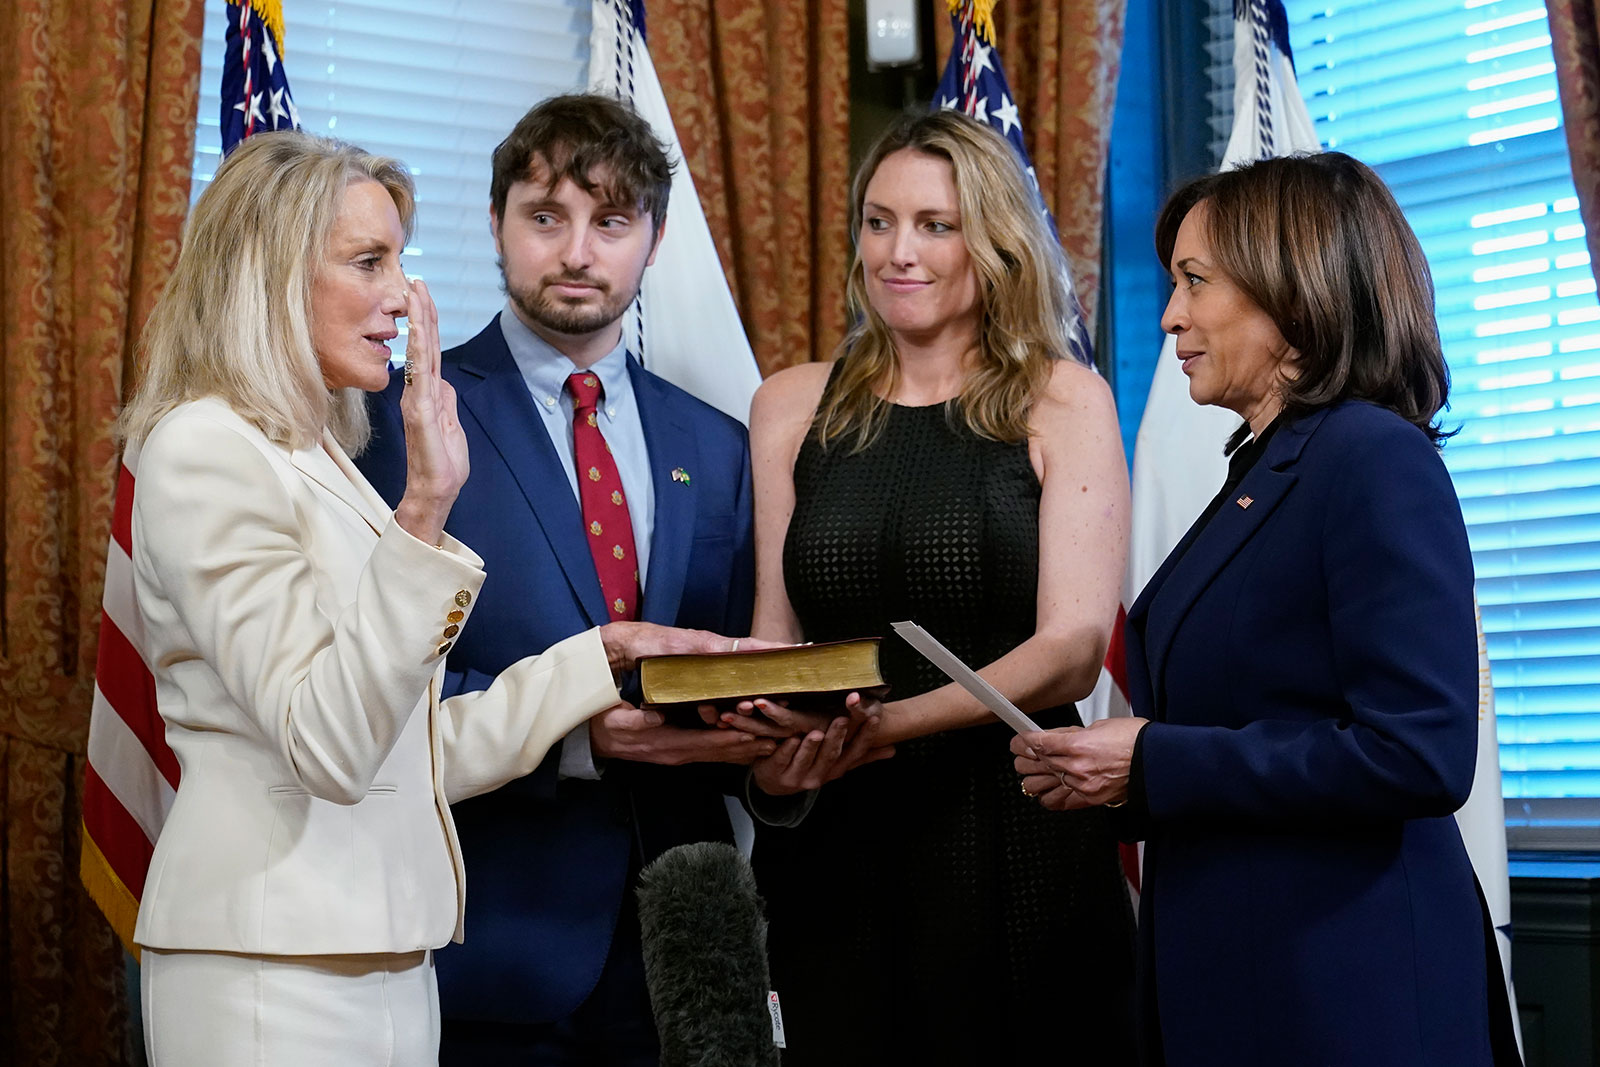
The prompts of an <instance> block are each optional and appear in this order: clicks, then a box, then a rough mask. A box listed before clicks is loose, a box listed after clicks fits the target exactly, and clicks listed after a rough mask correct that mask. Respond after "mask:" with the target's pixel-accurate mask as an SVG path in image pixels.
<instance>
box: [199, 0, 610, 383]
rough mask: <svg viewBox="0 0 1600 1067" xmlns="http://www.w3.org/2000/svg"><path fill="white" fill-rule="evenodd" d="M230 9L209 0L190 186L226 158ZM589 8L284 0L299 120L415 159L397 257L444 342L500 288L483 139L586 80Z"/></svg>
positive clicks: (456, 338)
mask: <svg viewBox="0 0 1600 1067" xmlns="http://www.w3.org/2000/svg"><path fill="white" fill-rule="evenodd" d="M229 10H230V8H229V7H228V5H227V4H226V3H224V0H206V23H205V41H204V43H203V45H202V47H203V49H204V52H203V55H202V61H201V75H200V106H199V114H198V116H197V131H196V138H195V163H194V182H193V187H192V196H194V197H198V196H199V195H200V192H201V191H202V190H203V189H204V188H205V186H206V184H207V182H209V181H210V179H211V175H212V173H213V172H214V171H215V170H216V167H217V164H218V162H219V161H220V154H221V142H220V133H219V130H218V117H217V116H218V108H219V106H220V101H219V97H218V94H219V90H220V86H221V80H222V70H221V64H222V59H223V54H224V44H223V42H224V38H225V33H226V20H227V17H228V11H229ZM589 12H590V0H499V2H497V3H494V4H474V3H466V2H460V0H457V2H440V0H323V2H320V3H314V2H311V0H284V3H283V16H284V27H285V28H284V36H285V40H284V42H283V45H284V49H283V52H284V54H283V62H284V63H285V64H286V66H287V69H288V75H289V86H290V89H291V90H292V91H293V93H294V99H295V104H296V106H297V107H298V108H299V111H300V123H301V126H302V127H303V128H304V129H305V130H307V131H309V132H311V133H318V134H324V135H327V136H330V137H337V138H339V139H341V140H344V141H349V142H350V143H352V144H356V145H359V146H361V147H362V148H364V149H366V150H368V151H370V152H375V153H378V154H380V155H388V156H394V157H397V158H398V159H400V160H402V161H404V162H405V164H406V165H407V166H408V167H409V168H410V170H411V173H412V177H413V178H414V179H415V181H416V183H417V221H416V228H415V233H414V234H413V235H412V241H411V244H410V246H408V247H407V248H406V250H405V254H404V256H403V263H404V267H405V270H406V273H407V274H409V275H412V276H416V277H421V278H424V279H426V280H427V282H428V287H429V289H430V291H431V292H432V293H433V296H434V300H435V301H436V302H437V304H438V306H439V332H440V340H441V341H442V342H443V343H444V345H445V346H447V347H448V346H450V345H453V344H458V343H460V342H462V341H464V340H466V339H468V338H470V337H471V336H473V335H474V334H476V333H477V332H478V330H480V329H481V328H482V327H483V325H484V324H485V323H487V322H488V321H489V319H490V318H491V317H492V316H493V315H494V314H495V312H497V311H498V310H499V309H500V308H501V306H502V305H503V303H504V299H505V298H504V296H503V295H502V294H501V291H500V273H499V269H498V268H497V267H496V265H495V253H494V242H493V240H492V239H491V238H490V236H489V221H488V205H489V153H490V152H491V151H493V149H494V147H495V145H497V144H498V143H499V142H500V139H501V138H503V137H504V136H505V135H506V134H507V133H508V132H510V130H511V127H512V126H513V125H514V124H515V123H516V121H517V119H519V118H521V117H522V114H523V112H525V111H526V110H527V109H528V108H529V107H531V106H533V105H534V104H535V103H537V102H538V101H539V100H542V99H544V98H545V97H547V96H551V95H554V94H556V93H561V92H570V91H572V90H576V89H582V88H583V87H584V86H585V85H586V84H587V83H588V66H589V25H590V15H589ZM395 350H396V351H397V352H399V351H402V350H403V341H402V342H401V343H400V344H397V345H396V346H395Z"/></svg>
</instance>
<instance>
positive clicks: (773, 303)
mask: <svg viewBox="0 0 1600 1067" xmlns="http://www.w3.org/2000/svg"><path fill="white" fill-rule="evenodd" d="M649 10H650V56H651V59H652V60H653V61H654V62H655V65H656V70H657V72H658V74H659V75H660V78H661V87H662V89H663V91H664V92H665V94H666V98H667V104H668V106H669V107H670V108H671V109H672V118H673V123H674V125H675V126H676V127H677V130H678V139H679V142H680V144H681V145H682V149H683V155H684V158H685V160H686V161H687V163H688V165H689V168H690V170H691V171H692V172H693V174H694V178H695V185H696V188H697V190H698V192H699V194H700V202H701V204H702V205H703V206H704V208H705V213H706V222H707V223H708V224H709V225H710V228H711V235H712V239H713V240H714V241H715V242H716V245H717V252H718V254H719V255H720V256H721V257H722V263H723V267H724V269H725V270H726V271H727V274H728V284H729V285H730V286H731V287H732V289H733V297H734V301H735V303H737V305H738V307H739V311H740V314H741V316H742V317H743V319H744V324H745V330H746V331H747V333H748V335H749V338H750V347H751V348H752V349H753V350H754V351H755V356H756V364H757V365H758V366H759V367H760V368H761V371H762V373H763V374H771V373H772V372H773V371H775V370H779V369H781V368H783V367H787V366H790V365H792V364H796V363H804V362H806V361H808V360H814V359H827V358H829V357H830V356H831V355H832V354H833V349H834V346H835V345H836V344H838V342H839V339H840V338H841V337H842V336H843V335H844V325H845V321H844V320H845V312H844V276H845V271H846V269H848V267H849V247H850V243H849V234H848V232H847V230H848V225H849V224H848V218H849V196H848V192H849V190H848V186H849V182H850V94H849V62H848V56H849V51H848V49H849V39H848V36H847V32H846V27H847V4H846V0H766V2H764V3H760V4H753V3H749V2H748V0H651V3H650V5H649Z"/></svg>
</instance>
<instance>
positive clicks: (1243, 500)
mask: <svg viewBox="0 0 1600 1067" xmlns="http://www.w3.org/2000/svg"><path fill="white" fill-rule="evenodd" d="M1234 503H1235V504H1238V505H1239V506H1240V507H1241V508H1247V507H1249V506H1250V505H1251V504H1254V503H1255V498H1254V497H1248V496H1242V497H1240V498H1239V499H1238V500H1235V501H1234Z"/></svg>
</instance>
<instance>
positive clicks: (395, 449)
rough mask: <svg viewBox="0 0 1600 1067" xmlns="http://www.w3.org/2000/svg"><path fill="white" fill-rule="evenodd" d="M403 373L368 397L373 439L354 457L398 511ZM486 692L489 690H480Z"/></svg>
mask: <svg viewBox="0 0 1600 1067" xmlns="http://www.w3.org/2000/svg"><path fill="white" fill-rule="evenodd" d="M403 388H404V383H403V382H402V381H401V379H400V372H399V371H397V370H391V371H390V372H389V387H388V388H387V389H385V390H384V391H383V392H381V393H368V394H367V419H368V421H369V422H370V423H371V424H372V437H371V439H370V440H369V441H368V442H367V447H366V448H365V449H363V450H362V452H361V454H360V455H359V456H356V457H355V464H356V466H357V467H358V468H359V469H360V471H361V473H362V474H363V475H365V476H366V479H367V481H369V482H371V483H372V487H373V488H374V489H376V490H377V491H378V495H379V496H381V497H383V499H384V500H385V501H386V502H387V503H388V505H389V506H390V507H391V508H392V507H398V506H399V504H400V498H401V497H402V496H404V495H405V491H406V431H405V424H404V423H403V422H401V419H400V390H401V389H403ZM480 688H486V687H480Z"/></svg>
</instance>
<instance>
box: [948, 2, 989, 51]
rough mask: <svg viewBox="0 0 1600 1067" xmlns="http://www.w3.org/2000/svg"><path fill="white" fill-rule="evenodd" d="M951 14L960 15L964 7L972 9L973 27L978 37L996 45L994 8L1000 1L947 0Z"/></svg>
mask: <svg viewBox="0 0 1600 1067" xmlns="http://www.w3.org/2000/svg"><path fill="white" fill-rule="evenodd" d="M946 2H947V5H948V7H949V8H950V14H952V15H959V14H960V13H961V9H962V8H963V7H968V8H971V9H972V25H973V28H974V29H976V30H977V31H978V36H979V37H980V38H982V39H983V40H984V41H987V42H988V43H990V44H993V43H994V6H995V5H996V4H998V3H999V2H1000V0H946Z"/></svg>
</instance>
